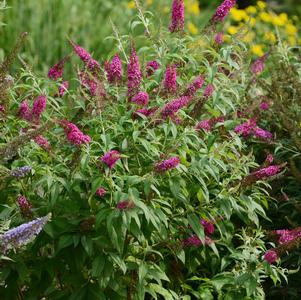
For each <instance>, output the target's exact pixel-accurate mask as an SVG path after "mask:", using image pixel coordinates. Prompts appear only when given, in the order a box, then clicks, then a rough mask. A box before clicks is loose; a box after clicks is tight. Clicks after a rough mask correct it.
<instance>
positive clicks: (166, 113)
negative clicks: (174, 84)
mask: <svg viewBox="0 0 301 300" xmlns="http://www.w3.org/2000/svg"><path fill="white" fill-rule="evenodd" d="M190 100H191V98H190V97H187V96H182V97H179V98H177V99H174V100H172V101H171V102H169V103H167V104H166V105H165V106H164V107H163V108H162V111H161V114H162V117H163V119H167V118H168V117H171V118H172V117H174V115H175V114H176V113H177V112H178V111H179V110H180V109H181V108H183V107H185V106H187V105H188V104H189V102H190Z"/></svg>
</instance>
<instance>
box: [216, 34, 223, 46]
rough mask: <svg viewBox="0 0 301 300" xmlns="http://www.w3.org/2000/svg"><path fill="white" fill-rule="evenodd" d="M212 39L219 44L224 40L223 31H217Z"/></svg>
mask: <svg viewBox="0 0 301 300" xmlns="http://www.w3.org/2000/svg"><path fill="white" fill-rule="evenodd" d="M214 41H215V42H216V43H217V44H218V45H221V44H222V43H223V42H224V33H223V32H218V33H217V34H216V35H215V37H214Z"/></svg>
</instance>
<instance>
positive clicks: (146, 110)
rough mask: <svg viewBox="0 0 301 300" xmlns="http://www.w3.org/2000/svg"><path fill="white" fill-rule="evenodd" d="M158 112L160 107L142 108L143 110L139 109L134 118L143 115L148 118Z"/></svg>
mask: <svg viewBox="0 0 301 300" xmlns="http://www.w3.org/2000/svg"><path fill="white" fill-rule="evenodd" d="M157 110H158V107H152V108H141V109H137V110H136V111H135V112H134V113H133V116H134V117H137V116H139V115H138V113H139V114H142V115H144V116H146V117H149V116H151V115H153V114H154V113H155V112H156V111H157Z"/></svg>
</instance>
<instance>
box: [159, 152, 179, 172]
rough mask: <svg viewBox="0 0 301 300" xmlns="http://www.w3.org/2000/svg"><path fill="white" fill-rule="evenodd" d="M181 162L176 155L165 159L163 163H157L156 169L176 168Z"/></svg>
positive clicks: (161, 170) (164, 170)
mask: <svg viewBox="0 0 301 300" xmlns="http://www.w3.org/2000/svg"><path fill="white" fill-rule="evenodd" d="M179 163H180V160H179V158H178V157H176V156H174V157H171V158H169V159H166V160H164V161H163V162H161V163H157V164H156V165H155V170H156V171H157V172H166V171H168V170H171V169H174V168H175V167H176V166H178V165H179Z"/></svg>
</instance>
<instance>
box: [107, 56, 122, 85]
mask: <svg viewBox="0 0 301 300" xmlns="http://www.w3.org/2000/svg"><path fill="white" fill-rule="evenodd" d="M104 67H105V71H106V74H107V79H108V81H109V82H110V83H117V82H120V81H121V80H122V62H121V59H120V57H119V56H118V55H115V56H114V57H113V59H112V62H111V63H110V62H105V65H104Z"/></svg>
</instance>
